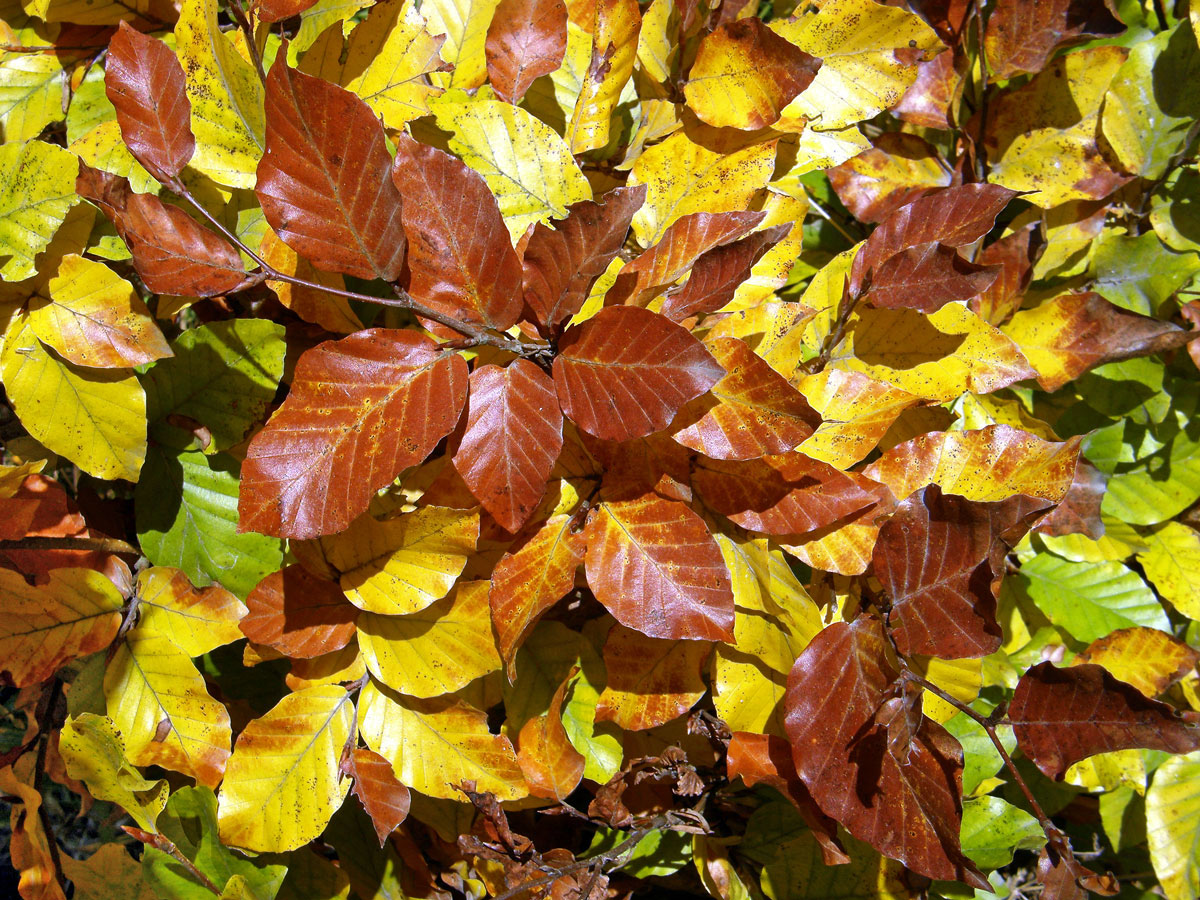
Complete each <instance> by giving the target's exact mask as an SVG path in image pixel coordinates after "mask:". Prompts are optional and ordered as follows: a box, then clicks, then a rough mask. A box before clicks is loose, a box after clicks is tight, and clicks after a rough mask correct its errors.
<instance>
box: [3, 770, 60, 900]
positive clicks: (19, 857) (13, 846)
mask: <svg viewBox="0 0 1200 900" xmlns="http://www.w3.org/2000/svg"><path fill="white" fill-rule="evenodd" d="M0 791H3V792H4V794H5V795H6V796H8V797H11V798H13V800H14V801H15V802H13V803H12V807H11V810H12V812H11V818H10V820H9V822H10V827H11V832H12V834H11V837H10V839H9V846H8V850H9V854H10V856H11V857H12V867H13V868H14V869H16V870H17V871H18V872H20V873H21V877H20V881H19V883H18V885H17V892H18V893H19V894H20V895H21V896H22V897H24V898H26V900H66V897H67V895H66V894H65V893H63V889H62V885H60V884H59V883H58V870H57V868H56V866H55V865H54V854H52V853H51V851H50V841H51V840H53V838H48V837H47V836H46V832H45V830H44V829H43V828H42V813H41V807H42V795H41V794H40V793H38V791H37V790H36V789H35V788H33V787H31V786H30V785H28V784H25V783H24V782H23V781H21V780H20V779H18V778H17V776H16V775H15V774H14V773H13V770H12V766H5V767H4V768H3V769H0Z"/></svg>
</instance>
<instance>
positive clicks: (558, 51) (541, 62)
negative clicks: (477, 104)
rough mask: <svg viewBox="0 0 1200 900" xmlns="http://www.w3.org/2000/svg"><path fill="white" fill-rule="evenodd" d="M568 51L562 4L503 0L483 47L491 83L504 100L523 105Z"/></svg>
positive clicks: (559, 0) (559, 1) (558, 0)
mask: <svg viewBox="0 0 1200 900" xmlns="http://www.w3.org/2000/svg"><path fill="white" fill-rule="evenodd" d="M566 50H567V6H566V4H565V3H563V0H500V3H499V5H498V6H497V7H496V13H495V15H494V16H493V17H492V23H491V25H489V26H488V33H487V43H486V44H484V54H485V56H486V58H487V69H488V80H489V81H490V82H491V84H492V87H494V88H495V89H496V93H497V94H499V95H500V97H501V98H503V99H504V100H508V101H509V102H510V103H520V102H521V98H522V97H523V96H525V92H526V91H527V90H529V86H530V85H531V84H533V82H534V81H535V80H537V79H538V78H539V77H540V76H542V75H549V74H550V73H551V72H553V71H554V70H555V69H557V68H558V67H559V65H561V64H562V60H563V54H564V53H565V52H566Z"/></svg>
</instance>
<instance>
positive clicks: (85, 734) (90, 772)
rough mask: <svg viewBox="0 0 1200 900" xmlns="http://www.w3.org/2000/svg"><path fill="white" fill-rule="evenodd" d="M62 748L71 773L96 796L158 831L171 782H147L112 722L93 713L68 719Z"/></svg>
mask: <svg viewBox="0 0 1200 900" xmlns="http://www.w3.org/2000/svg"><path fill="white" fill-rule="evenodd" d="M58 749H59V752H60V753H61V754H62V758H63V762H64V763H65V764H66V767H67V772H68V774H70V776H71V777H72V778H76V779H79V780H80V781H83V782H84V783H86V784H87V786H88V790H89V791H90V792H91V793H92V795H93V796H94V797H97V798H99V799H101V800H111V801H112V802H113V803H116V804H117V805H119V806H121V807H123V808H124V810H125V811H126V812H127V813H129V815H130V816H132V817H133V820H134V821H135V822H137V824H138V826H139V827H140V828H143V829H145V830H146V831H149V832H155V831H157V830H158V829H157V827H156V826H155V821H156V820H157V819H158V817H159V815H160V814H161V813H162V811H163V807H165V806H166V805H167V782H166V781H165V780H162V781H147V780H146V779H144V778H143V777H142V776H141V774H140V773H139V772H138V771H137V769H135V768H133V766H131V765H130V764H129V761H128V760H127V759H126V758H125V743H124V741H123V740H122V739H121V732H120V731H118V730H117V728H116V726H115V725H114V724H113V721H112V719H107V718H104V717H102V716H97V715H94V714H92V713H84V714H83V715H81V716H76V717H73V718H68V719H67V721H66V723H65V724H64V725H63V728H62V732H61V733H60V735H59V741H58Z"/></svg>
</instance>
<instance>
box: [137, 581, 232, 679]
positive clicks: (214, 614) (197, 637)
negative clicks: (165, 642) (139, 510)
mask: <svg viewBox="0 0 1200 900" xmlns="http://www.w3.org/2000/svg"><path fill="white" fill-rule="evenodd" d="M137 597H138V627H139V628H143V629H147V630H150V631H155V632H157V633H159V634H161V635H163V636H164V637H166V638H168V639H170V641H171V643H173V644H174V645H175V646H176V647H178V648H179V649H180V650H182V651H183V652H184V653H186V654H187V655H188V656H192V657H195V656H203V655H204V654H205V653H210V652H212V651H213V650H215V649H217V648H218V647H223V646H224V645H225V644H231V643H233V642H234V641H236V640H238V639H240V638H241V637H242V632H241V631H240V630H239V628H238V622H239V621H241V619H242V617H243V616H245V615H246V607H245V606H243V605H242V603H241V601H240V600H238V598H237V597H235V596H234V595H233V594H231V593H230V592H229V591H227V590H225V589H224V588H223V587H221V586H220V585H216V584H214V585H211V586H209V587H205V588H195V587H192V583H191V582H190V581H188V577H187V575H185V574H184V573H183V572H181V571H179V570H178V569H172V568H170V567H167V566H154V567H152V568H149V569H143V570H142V571H141V572H138V577H137Z"/></svg>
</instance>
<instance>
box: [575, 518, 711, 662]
mask: <svg viewBox="0 0 1200 900" xmlns="http://www.w3.org/2000/svg"><path fill="white" fill-rule="evenodd" d="M584 537H585V539H586V540H587V554H586V556H585V559H584V568H585V571H586V573H587V579H588V585H589V586H590V587H591V589H592V593H594V594H595V595H596V599H597V600H599V601H600V602H601V603H603V604H604V605H605V606H606V607H607V608H608V611H609V612H611V613H612V614H613V615H614V616H615V617H616V619H617V621H618V622H620V623H621V624H622V625H627V626H628V627H630V628H633V629H635V630H636V631H640V632H642V634H645V635H647V636H649V637H657V638H663V639H665V640H675V639H681V638H682V639H691V640H705V641H731V640H733V590H732V586H731V582H730V577H729V570H728V569H727V568H726V566H725V560H724V558H723V557H722V556H721V550H720V548H719V547H718V546H717V542H716V541H715V540H713V537H712V535H711V534H709V531H708V528H707V527H706V526H705V524H704V521H703V520H702V519H701V518H700V517H699V516H698V515H696V514H695V513H694V512H692V511H691V510H690V509H689V508H688V507H687V506H686V505H685V504H683V503H680V502H678V501H675V500H665V499H663V498H662V497H659V496H658V495H657V494H644V495H642V496H641V497H638V498H636V499H633V500H620V501H608V502H605V503H603V504H601V505H600V507H599V508H598V509H596V510H595V511H594V512H593V513H592V514H591V516H590V518H589V519H588V524H587V527H586V528H585V529H584Z"/></svg>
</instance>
